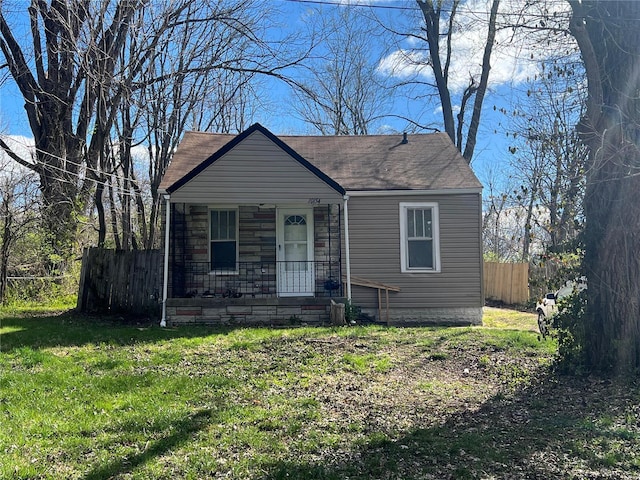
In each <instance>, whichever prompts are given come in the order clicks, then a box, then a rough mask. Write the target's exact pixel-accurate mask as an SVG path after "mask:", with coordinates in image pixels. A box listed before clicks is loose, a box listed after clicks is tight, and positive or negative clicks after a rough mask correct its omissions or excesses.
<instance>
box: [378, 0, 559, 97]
mask: <svg viewBox="0 0 640 480" xmlns="http://www.w3.org/2000/svg"><path fill="white" fill-rule="evenodd" d="M489 8H490V5H489V3H488V2H486V1H481V0H471V1H468V2H466V3H464V4H462V5H460V7H459V9H458V13H457V15H456V19H457V21H458V22H457V25H456V27H455V28H456V32H455V33H454V35H453V37H452V42H451V43H452V45H451V47H452V50H453V55H452V60H451V66H450V70H449V87H450V88H451V90H452V91H453V92H454V93H460V92H461V91H462V90H464V88H466V87H467V86H468V85H469V81H470V78H471V77H472V76H473V77H474V78H475V79H476V81H479V78H480V73H481V69H482V57H483V54H484V46H485V42H486V36H487V20H488V15H489ZM500 8H501V10H500V12H501V14H502V15H501V16H500V19H499V22H502V25H508V24H512V23H513V22H514V21H515V20H516V19H517V20H518V21H520V22H523V21H527V19H526V18H525V17H524V16H518V15H519V10H521V8H522V4H521V3H519V2H517V1H514V2H507V3H502V4H501V7H500ZM557 8H562V7H557ZM531 18H533V17H531ZM534 35H535V34H534V33H532V32H531V31H530V30H527V31H523V30H522V31H521V30H518V29H516V30H514V29H512V28H500V29H499V30H498V31H497V32H496V42H495V46H494V48H493V52H492V58H491V72H490V75H489V85H490V86H497V85H503V84H518V83H522V82H525V81H527V80H528V79H531V78H533V77H535V76H536V75H537V74H539V73H540V67H539V64H540V61H542V60H544V59H545V58H547V57H548V56H550V55H552V54H554V53H556V52H554V49H553V46H550V47H549V49H548V50H545V49H544V48H541V47H540V43H537V42H535V41H532V37H533V36H534ZM444 41H445V40H444V39H443V42H444ZM405 45H406V48H404V49H398V50H396V51H394V52H392V53H390V54H389V55H388V56H386V57H385V58H383V59H382V60H381V61H380V63H379V65H378V72H379V73H381V74H382V75H385V76H389V77H394V78H397V79H400V80H406V79H408V78H411V77H419V78H420V79H421V80H427V81H430V80H431V81H432V80H433V72H432V70H431V68H430V66H429V65H428V60H429V58H428V55H427V54H426V53H425V52H424V45H420V44H419V43H416V39H415V37H408V38H407V40H406V41H405ZM419 47H422V48H423V49H422V50H420V51H418V50H414V48H419ZM444 48H445V45H444V44H443V51H444Z"/></svg>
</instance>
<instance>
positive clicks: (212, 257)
mask: <svg viewBox="0 0 640 480" xmlns="http://www.w3.org/2000/svg"><path fill="white" fill-rule="evenodd" d="M238 223H239V222H238V209H237V208H210V209H209V263H210V265H211V271H212V272H214V273H237V271H238V250H239V249H238V237H239V230H238V227H239V225H238Z"/></svg>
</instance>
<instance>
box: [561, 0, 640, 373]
mask: <svg viewBox="0 0 640 480" xmlns="http://www.w3.org/2000/svg"><path fill="white" fill-rule="evenodd" d="M571 6H572V9H573V18H572V20H571V32H572V33H573V35H574V37H575V38H576V40H577V41H578V45H579V46H580V50H581V53H582V57H583V61H584V64H585V67H586V72H587V79H588V88H589V101H588V107H587V114H586V116H585V117H584V118H583V119H582V121H581V124H580V132H581V136H582V139H583V141H584V142H585V143H586V144H587V145H588V147H589V158H588V164H587V185H586V191H585V203H584V212H585V218H586V225H585V236H584V238H585V258H584V267H585V273H586V275H587V279H588V282H589V286H588V304H587V314H586V318H585V319H584V326H585V340H584V352H585V357H586V361H587V363H588V365H589V366H590V367H592V368H594V369H596V370H599V371H611V372H614V373H620V374H627V373H635V374H637V373H638V371H640V202H639V201H638V192H640V151H639V147H638V144H639V140H640V133H639V132H640V128H639V121H640V98H639V97H638V95H637V92H638V91H640V29H638V22H639V21H640V2H632V1H618V2H613V1H612V2H598V1H582V2H577V1H571Z"/></svg>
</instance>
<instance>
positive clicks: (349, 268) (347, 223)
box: [342, 195, 351, 301]
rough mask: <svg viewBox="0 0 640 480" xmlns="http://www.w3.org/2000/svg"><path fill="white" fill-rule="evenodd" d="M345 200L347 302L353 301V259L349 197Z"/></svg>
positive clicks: (346, 196)
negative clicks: (350, 253) (350, 248)
mask: <svg viewBox="0 0 640 480" xmlns="http://www.w3.org/2000/svg"><path fill="white" fill-rule="evenodd" d="M342 199H343V200H344V256H345V263H346V265H345V268H346V273H347V300H348V301H351V257H350V256H349V208H348V203H349V195H344V196H343V197H342Z"/></svg>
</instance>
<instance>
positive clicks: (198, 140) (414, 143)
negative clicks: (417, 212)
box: [160, 124, 482, 191]
mask: <svg viewBox="0 0 640 480" xmlns="http://www.w3.org/2000/svg"><path fill="white" fill-rule="evenodd" d="M255 130H258V131H261V132H262V133H265V134H267V135H269V136H273V134H271V133H270V132H269V131H268V130H266V129H265V128H264V127H262V126H261V125H259V124H255V125H253V126H252V127H250V128H249V129H248V130H247V131H245V132H243V134H240V135H232V134H217V133H202V132H187V133H185V135H184V138H183V139H182V141H181V142H180V145H179V146H178V148H177V150H176V152H175V154H174V156H173V159H172V161H171V163H170V165H169V167H168V168H167V172H166V173H165V176H164V178H163V180H162V183H161V185H160V190H161V191H171V190H175V188H176V187H177V186H178V185H179V184H181V183H182V182H183V181H184V180H186V179H187V178H190V177H191V176H192V175H193V174H195V173H196V172H198V171H200V170H202V169H203V168H206V167H207V166H208V165H209V164H211V163H213V162H214V161H215V159H216V158H218V157H219V156H220V155H221V154H223V153H224V152H225V151H226V150H227V149H229V148H241V144H242V142H241V141H240V142H238V143H237V140H238V137H242V138H244V137H243V135H246V134H247V133H252V132H253V131H255ZM276 138H277V139H278V140H280V141H282V142H283V143H284V144H285V146H288V147H289V148H290V149H291V150H293V152H289V153H291V154H293V155H295V154H297V155H299V156H300V157H301V158H302V159H303V160H304V161H306V162H309V163H310V164H311V165H312V166H313V167H315V168H316V169H318V170H319V171H320V172H321V173H324V174H325V175H327V176H328V177H329V178H330V179H332V180H333V181H335V182H336V183H337V184H339V185H340V186H341V187H342V188H344V189H345V190H351V191H353V190H364V191H371V190H448V189H468V188H473V189H476V188H477V189H480V188H482V185H481V183H480V182H479V181H478V179H477V178H476V176H475V175H474V173H473V171H472V170H471V168H470V167H469V165H467V162H466V161H465V160H464V158H463V157H462V155H460V152H459V151H458V150H457V149H456V148H455V146H454V145H453V143H452V142H451V140H450V139H449V137H448V135H447V134H445V133H430V134H410V135H407V141H406V142H403V136H402V135H353V136H318V135H296V136H292V135H278V136H277V137H276Z"/></svg>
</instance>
